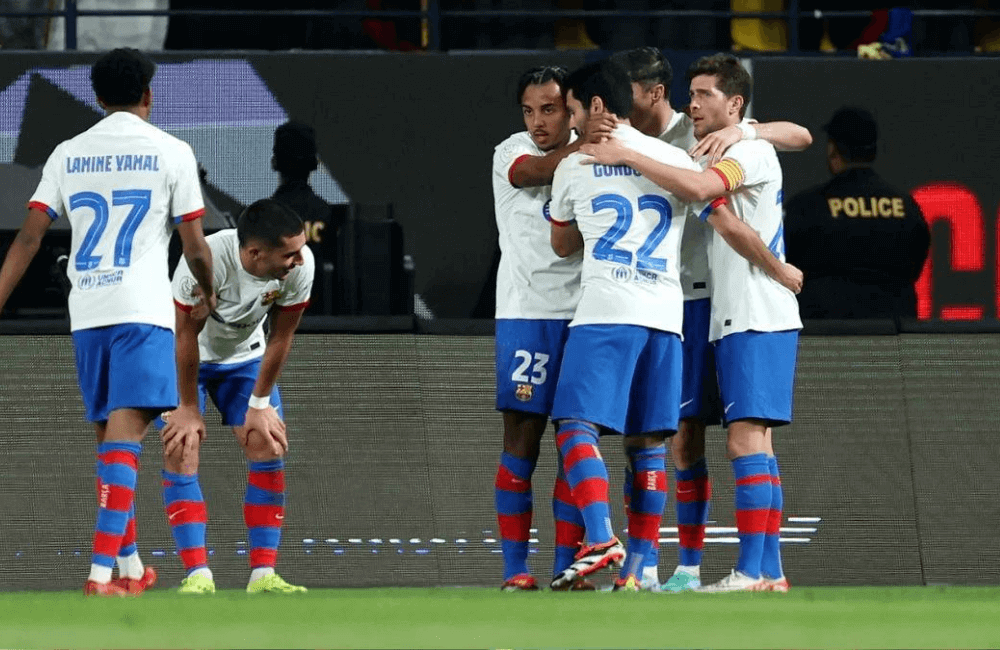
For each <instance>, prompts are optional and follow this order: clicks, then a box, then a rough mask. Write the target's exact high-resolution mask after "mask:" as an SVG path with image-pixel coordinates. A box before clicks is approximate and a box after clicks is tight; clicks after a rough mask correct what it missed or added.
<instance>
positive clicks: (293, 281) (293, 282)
mask: <svg viewBox="0 0 1000 650" xmlns="http://www.w3.org/2000/svg"><path fill="white" fill-rule="evenodd" d="M315 274H316V260H315V258H314V257H313V254H312V251H311V250H309V247H308V246H303V247H302V266H297V267H295V268H294V269H292V272H291V273H289V274H288V279H287V280H286V281H285V286H284V289H285V290H284V291H282V292H281V297H280V298H278V299H277V300H276V301H275V302H276V304H277V305H278V309H280V310H281V311H297V310H300V309H305V308H306V307H308V306H309V297H310V296H311V295H312V286H313V277H314V276H315Z"/></svg>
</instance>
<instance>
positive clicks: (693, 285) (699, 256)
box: [660, 111, 712, 300]
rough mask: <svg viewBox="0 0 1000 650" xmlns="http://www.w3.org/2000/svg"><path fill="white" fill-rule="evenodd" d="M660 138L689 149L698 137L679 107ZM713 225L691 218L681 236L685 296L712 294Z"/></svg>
mask: <svg viewBox="0 0 1000 650" xmlns="http://www.w3.org/2000/svg"><path fill="white" fill-rule="evenodd" d="M660 140H663V141H664V142H666V143H667V144H672V145H674V146H675V147H679V148H681V149H683V150H684V151H688V150H689V149H691V147H693V146H694V144H695V143H696V142H697V140H696V139H695V137H694V123H693V122H692V121H691V118H690V117H688V116H687V115H686V114H685V113H682V112H681V111H674V114H673V116H672V117H671V118H670V122H669V123H667V128H666V129H664V130H663V133H661V134H660ZM711 239H712V227H711V226H710V225H708V224H707V223H705V222H703V221H701V220H700V219H691V220H690V221H689V222H688V224H687V225H686V226H685V227H684V237H683V238H682V239H681V288H682V289H683V290H684V300H700V299H702V298H708V297H710V296H711V295H712V284H711V281H712V280H711V276H710V274H709V270H708V244H709V242H710V241H711Z"/></svg>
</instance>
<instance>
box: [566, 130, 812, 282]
mask: <svg viewBox="0 0 1000 650" xmlns="http://www.w3.org/2000/svg"><path fill="white" fill-rule="evenodd" d="M580 153H582V154H585V155H588V156H590V158H589V159H587V160H585V161H583V162H585V163H588V164H589V163H601V164H607V165H628V166H629V167H631V168H633V169H635V170H637V171H639V172H640V173H641V174H643V175H644V176H646V177H647V178H648V179H649V180H651V181H653V182H654V183H656V184H657V185H659V186H660V187H662V188H664V189H666V190H669V191H670V192H673V193H674V194H676V195H677V196H678V197H680V198H681V199H682V200H684V201H691V202H698V201H708V200H711V199H713V198H716V197H721V196H724V195H726V194H727V193H729V190H728V189H727V188H726V184H725V182H724V181H723V179H722V177H721V176H720V175H719V173H718V172H716V171H715V168H714V167H713V168H709V169H706V170H704V171H700V172H698V171H694V170H691V169H681V168H680V167H674V166H672V165H667V164H664V163H661V162H659V161H656V160H653V159H652V158H650V157H649V156H646V155H644V154H642V153H639V152H638V151H635V150H633V149H630V148H628V147H626V146H625V145H623V144H622V143H621V142H618V141H617V140H614V139H612V140H608V141H607V142H604V143H601V144H596V145H592V144H588V145H584V146H583V147H582V148H581V149H580ZM715 205H716V207H720V209H716V210H713V211H712V212H711V213H710V214H709V215H707V222H708V224H709V225H711V226H712V228H714V229H715V230H716V231H717V232H718V233H719V235H720V236H722V237H723V239H725V240H726V243H727V244H729V245H730V246H731V247H732V248H733V250H735V251H736V252H737V253H739V254H740V255H742V256H743V257H744V258H746V259H747V260H748V261H749V262H751V263H752V264H754V265H755V266H757V267H758V268H760V269H761V270H762V271H764V272H765V273H767V275H769V276H770V277H771V278H772V279H773V280H775V281H776V282H778V283H779V284H781V285H782V286H784V287H785V288H786V289H788V290H789V291H792V292H793V293H798V292H800V291H801V290H802V281H803V278H802V271H800V270H799V269H798V268H796V267H794V266H792V265H791V264H788V263H787V262H782V261H781V260H779V259H778V258H776V257H775V256H774V255H773V254H772V253H771V251H770V250H769V249H768V247H767V244H765V243H764V240H762V239H761V238H760V235H759V234H758V233H757V232H756V231H754V230H753V229H752V228H751V227H750V226H748V225H747V224H746V223H745V222H744V221H743V220H742V219H740V218H739V217H737V216H736V215H735V214H734V213H733V212H732V211H731V210H729V209H728V208H726V207H725V206H724V205H723V204H715Z"/></svg>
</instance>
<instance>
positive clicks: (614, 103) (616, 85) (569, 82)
mask: <svg viewBox="0 0 1000 650" xmlns="http://www.w3.org/2000/svg"><path fill="white" fill-rule="evenodd" d="M571 90H572V91H573V96H574V97H576V98H577V99H579V100H580V102H581V103H582V104H583V107H584V108H585V109H588V110H589V108H590V102H591V100H593V99H594V97H600V98H601V99H602V100H603V101H604V106H605V107H606V108H607V110H608V111H609V112H611V113H614V114H615V115H617V116H619V117H628V115H629V113H631V112H632V81H631V80H630V79H629V76H628V72H626V71H625V68H623V67H622V66H621V65H620V64H619V63H616V62H615V61H612V60H611V59H604V60H603V61H598V62H596V63H588V64H587V65H585V66H583V67H582V68H578V69H576V70H574V71H573V72H571V73H570V74H569V76H567V77H566V84H565V87H564V88H563V94H564V95H565V94H567V93H569V91H571Z"/></svg>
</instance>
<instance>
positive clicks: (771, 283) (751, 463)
mask: <svg viewBox="0 0 1000 650" xmlns="http://www.w3.org/2000/svg"><path fill="white" fill-rule="evenodd" d="M687 77H688V79H689V81H690V84H691V86H690V88H691V90H690V94H691V105H690V110H691V118H692V121H693V123H694V129H695V136H696V137H699V138H700V137H703V136H705V135H707V134H710V133H715V132H717V131H719V130H721V129H723V128H726V127H727V126H732V125H735V124H739V123H740V122H741V120H742V119H743V117H744V113H745V111H746V104H747V101H748V100H749V97H750V87H751V79H750V75H749V73H747V71H746V70H745V69H744V68H743V67H742V66H741V65H740V63H739V60H738V59H736V58H735V57H733V56H732V55H728V54H718V55H715V56H712V57H703V58H701V59H699V60H698V61H696V62H695V63H694V64H693V65H692V66H691V68H689V70H688V72H687ZM588 153H591V154H593V155H594V156H595V160H596V162H602V163H624V164H628V165H632V166H635V167H636V168H637V169H639V170H640V171H642V173H644V174H647V175H648V176H649V177H650V178H651V179H652V180H654V181H655V182H656V183H657V184H658V185H660V186H661V187H664V188H666V189H668V190H670V191H672V192H675V193H676V194H678V195H679V196H684V197H686V198H687V199H689V200H700V199H705V198H708V197H712V196H718V195H726V196H728V198H729V199H730V202H731V203H732V207H733V210H734V211H735V212H736V213H737V214H738V215H739V217H740V218H741V219H742V220H743V221H745V222H746V223H747V224H749V225H750V226H751V227H752V228H753V229H754V230H755V231H756V232H757V233H758V234H759V235H760V237H761V238H762V239H763V241H766V242H769V243H768V248H769V249H770V251H771V253H772V254H773V256H775V257H777V258H779V259H781V260H784V242H783V236H782V221H781V219H782V217H781V201H782V191H781V184H782V174H781V166H780V165H779V163H778V159H777V156H776V154H775V151H774V147H773V146H772V145H771V144H769V143H767V142H765V141H762V140H744V141H741V142H738V143H736V144H735V145H733V146H732V147H730V148H729V149H728V150H727V151H726V154H725V157H724V158H723V159H722V160H721V161H720V162H718V163H716V164H714V165H712V166H711V167H709V168H708V169H707V170H704V171H702V172H692V171H691V170H690V169H684V168H680V167H673V166H669V165H663V164H660V163H659V162H657V161H655V160H652V159H650V158H649V157H647V156H643V155H642V154H641V153H637V152H634V151H629V150H628V148H627V147H623V146H621V145H620V144H619V143H614V142H611V143H606V144H604V145H600V146H597V147H594V148H592V149H591V150H589V151H588ZM713 237H714V238H713V242H712V247H711V261H710V267H711V269H712V315H711V322H710V326H709V339H710V340H711V341H712V342H713V344H714V346H715V353H716V369H717V372H718V376H719V383H720V389H721V394H722V402H723V404H724V406H723V417H724V419H725V423H726V426H727V431H728V438H727V450H728V453H729V456H730V458H731V459H732V462H733V470H734V472H735V474H736V511H737V512H736V523H737V529H738V530H739V537H740V554H739V558H738V560H737V563H736V568H735V569H734V570H733V571H732V573H731V574H730V575H729V576H727V577H726V578H724V579H723V580H722V581H720V582H718V583H716V584H714V585H710V586H708V587H706V588H704V589H705V590H706V591H744V590H750V591H755V590H774V591H787V589H788V581H787V580H786V579H785V577H784V573H783V570H782V567H781V554H780V524H781V509H782V505H783V500H784V498H783V492H782V489H781V479H780V474H779V472H778V467H777V460H776V458H775V456H774V449H773V445H772V431H771V427H772V426H776V425H782V424H787V423H789V422H790V421H791V418H792V393H793V384H794V377H795V361H796V353H797V348H798V331H799V329H801V327H802V323H801V320H800V319H799V314H798V304H797V303H796V300H795V296H794V293H793V291H794V290H795V285H794V284H790V283H788V282H778V281H775V278H777V277H779V276H775V275H773V274H772V273H771V272H770V271H766V267H764V266H761V265H760V264H758V261H757V260H751V261H752V262H753V263H754V264H757V267H755V266H754V264H748V263H747V262H746V260H743V259H741V258H740V257H739V255H738V253H737V251H736V250H734V247H733V246H732V245H731V243H730V242H728V240H725V241H720V239H724V238H723V237H721V236H720V234H719V233H716V235H714V236H713ZM761 268H764V269H765V272H764V273H761ZM798 278H799V282H801V274H799V276H798Z"/></svg>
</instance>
